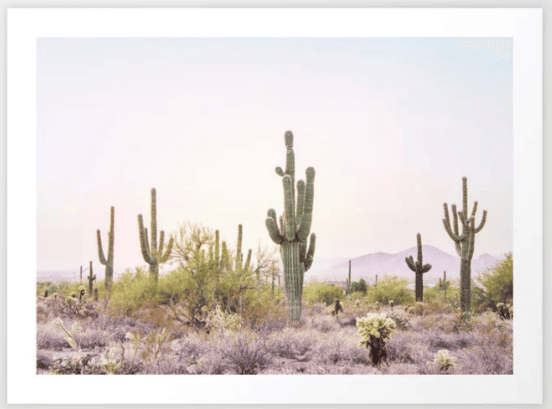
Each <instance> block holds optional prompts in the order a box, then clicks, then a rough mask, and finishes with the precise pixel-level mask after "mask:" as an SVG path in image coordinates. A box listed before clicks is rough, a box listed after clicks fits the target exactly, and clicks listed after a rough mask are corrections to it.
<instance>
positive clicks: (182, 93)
mask: <svg viewBox="0 0 552 409" xmlns="http://www.w3.org/2000/svg"><path fill="white" fill-rule="evenodd" d="M512 100H513V98H512V41H511V40H510V39H458V38H456V39H455V38H446V39H370V38H355V39H323V38H312V39H311V38H301V39H300V38H289V39H286V38H281V39H267V38H258V39H254V38H236V39H232V38H224V39H223V38H218V39H206V38H199V39H130V38H129V39H55V38H51V39H50V38H48V39H40V40H39V41H38V266H37V268H38V271H45V270H70V271H77V270H78V268H79V266H80V265H87V264H88V262H89V261H90V260H92V261H93V262H94V265H95V268H96V269H99V272H100V276H102V272H103V270H104V267H103V266H101V267H100V264H99V261H98V252H97V244H96V229H100V230H101V232H102V239H103V242H104V250H105V246H106V245H107V231H108V229H109V209H110V206H115V271H116V272H120V271H123V270H124V269H126V268H129V267H135V266H138V265H144V264H145V262H144V260H143V259H142V255H141V252H140V246H139V237H138V222H137V215H138V214H140V213H141V214H143V216H144V222H145V224H146V225H148V226H149V222H150V190H151V188H152V187H155V188H156V189H157V209H158V214H157V218H158V228H159V229H160V230H164V231H165V234H170V233H173V232H175V231H176V229H177V227H178V225H179V224H181V223H183V222H185V221H191V222H194V223H202V224H203V225H205V226H208V227H211V228H213V229H219V230H220V232H221V237H222V239H223V240H226V241H227V242H228V244H229V245H230V246H231V247H235V245H236V239H237V226H238V224H240V223H241V224H243V229H244V244H243V246H244V249H249V248H252V249H253V252H255V250H256V248H257V245H258V243H259V241H260V242H261V244H262V245H273V243H272V241H271V240H270V238H269V236H268V233H267V231H266V227H265V218H266V212H267V210H268V209H270V208H274V209H275V210H276V212H277V214H278V216H279V215H280V214H282V211H283V188H282V180H281V178H280V177H279V176H278V175H276V173H275V172H274V168H275V167H276V166H282V167H284V166H285V152H286V149H285V146H284V133H285V131H287V130H291V131H292V132H293V133H294V135H295V141H294V150H295V157H296V178H297V180H298V179H304V177H305V170H306V168H307V167H309V166H313V167H314V168H315V169H316V179H315V182H314V191H315V194H314V211H313V224H312V229H311V232H315V233H316V235H317V245H316V254H315V263H316V258H317V257H324V258H327V257H332V258H333V257H335V258H353V257H358V256H361V255H364V254H368V253H372V252H377V251H383V252H388V253H396V252H399V251H402V250H405V249H407V248H409V247H412V246H415V245H416V234H417V233H418V232H419V233H421V235H422V240H423V243H424V244H430V245H433V246H436V247H438V248H440V249H442V250H444V251H446V252H448V253H450V254H456V253H455V250H454V243H453V242H452V240H451V239H450V238H449V237H448V235H447V234H446V232H445V230H444V228H443V225H442V221H441V220H442V218H443V203H444V202H447V203H448V204H449V206H450V205H451V204H452V203H456V204H457V205H461V199H462V177H463V176H467V177H468V191H469V203H470V206H472V205H473V201H474V200H477V201H478V202H479V209H480V210H478V217H477V219H476V221H477V222H479V220H480V219H481V212H482V210H484V209H485V210H487V211H488V217H487V223H486V226H485V228H484V229H483V230H482V232H481V233H479V234H478V235H477V238H476V248H475V255H474V256H475V257H478V256H479V255H480V254H483V253H490V254H493V255H495V256H499V255H502V254H504V253H506V252H508V251H511V250H512V246H513V244H512V243H513V237H512V235H513V230H512V220H513V210H512V201H513V187H512V180H513V135H512ZM470 211H471V207H470ZM96 271H98V270H96ZM102 278H103V277H102Z"/></svg>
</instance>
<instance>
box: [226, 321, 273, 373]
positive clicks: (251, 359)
mask: <svg viewBox="0 0 552 409" xmlns="http://www.w3.org/2000/svg"><path fill="white" fill-rule="evenodd" d="M225 338H226V339H224V340H223V342H221V343H220V344H219V345H218V350H219V353H220V355H221V358H222V359H223V360H224V361H226V362H227V363H228V365H229V366H230V367H231V368H233V369H234V371H235V372H236V373H237V374H238V375H256V374H258V373H259V372H261V371H262V370H264V369H265V368H267V367H268V365H269V364H270V362H271V360H272V355H271V353H270V351H269V350H268V349H267V348H266V343H267V339H266V337H265V336H262V335H261V336H259V335H257V334H255V333H254V332H251V331H247V330H243V329H242V330H240V331H238V332H236V333H235V334H231V333H226V336H225Z"/></svg>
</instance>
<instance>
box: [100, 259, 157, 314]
mask: <svg viewBox="0 0 552 409" xmlns="http://www.w3.org/2000/svg"><path fill="white" fill-rule="evenodd" d="M102 287H103V286H99V287H98V288H102ZM155 294H156V291H155V282H153V281H152V280H151V279H150V277H149V274H148V273H147V272H146V269H145V268H144V267H136V269H135V270H134V271H132V270H130V269H127V270H126V271H125V272H124V273H123V274H122V275H121V276H120V277H119V279H118V280H116V281H114V282H113V287H112V289H111V299H110V303H109V306H110V308H111V310H112V311H113V312H115V313H118V314H122V315H128V316H131V315H132V314H134V313H135V312H137V311H138V310H140V309H142V308H144V307H145V306H151V305H152V304H154V303H155V301H156V295H155Z"/></svg>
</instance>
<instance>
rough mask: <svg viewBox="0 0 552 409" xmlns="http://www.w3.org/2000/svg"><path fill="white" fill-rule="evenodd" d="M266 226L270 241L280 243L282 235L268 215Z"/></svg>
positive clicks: (282, 239)
mask: <svg viewBox="0 0 552 409" xmlns="http://www.w3.org/2000/svg"><path fill="white" fill-rule="evenodd" d="M266 228H267V229H268V234H269V235H270V238H271V239H272V241H273V242H274V243H276V244H282V242H283V241H284V237H283V236H282V235H281V234H280V232H279V231H278V227H277V226H276V225H275V223H274V219H272V218H270V217H268V218H267V219H266Z"/></svg>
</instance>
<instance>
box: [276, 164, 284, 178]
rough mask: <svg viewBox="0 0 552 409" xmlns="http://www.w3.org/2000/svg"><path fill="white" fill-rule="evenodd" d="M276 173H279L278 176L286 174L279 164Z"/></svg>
mask: <svg viewBox="0 0 552 409" xmlns="http://www.w3.org/2000/svg"><path fill="white" fill-rule="evenodd" d="M276 174H277V175H278V176H282V177H283V176H284V175H285V173H284V171H283V169H282V168H281V167H280V166H278V167H277V168H276Z"/></svg>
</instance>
